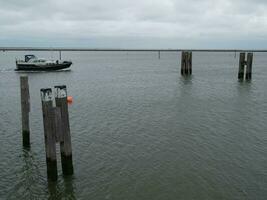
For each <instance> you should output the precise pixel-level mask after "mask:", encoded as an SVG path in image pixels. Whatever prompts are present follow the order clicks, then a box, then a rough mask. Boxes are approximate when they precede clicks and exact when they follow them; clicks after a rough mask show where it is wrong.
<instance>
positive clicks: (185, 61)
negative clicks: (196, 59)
mask: <svg viewBox="0 0 267 200" xmlns="http://www.w3.org/2000/svg"><path fill="white" fill-rule="evenodd" d="M181 74H182V75H191V74H192V52H191V51H182V54H181Z"/></svg>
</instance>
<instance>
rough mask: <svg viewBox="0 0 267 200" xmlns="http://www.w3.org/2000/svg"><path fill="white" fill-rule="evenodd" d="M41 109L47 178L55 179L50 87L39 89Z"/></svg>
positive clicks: (55, 164) (53, 120)
mask: <svg viewBox="0 0 267 200" xmlns="http://www.w3.org/2000/svg"><path fill="white" fill-rule="evenodd" d="M41 100H42V110H43V124H44V138H45V150H46V166H47V178H48V180H50V181H56V180H57V156H56V137H55V114H54V113H55V111H54V109H53V102H52V90H51V88H47V89H41Z"/></svg>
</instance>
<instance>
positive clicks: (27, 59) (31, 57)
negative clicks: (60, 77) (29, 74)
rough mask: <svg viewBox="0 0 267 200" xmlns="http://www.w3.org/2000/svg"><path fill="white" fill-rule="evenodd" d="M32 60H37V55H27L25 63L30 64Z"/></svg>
mask: <svg viewBox="0 0 267 200" xmlns="http://www.w3.org/2000/svg"><path fill="white" fill-rule="evenodd" d="M31 59H36V56H35V55H32V54H31V55H25V62H28V61H29V60H31Z"/></svg>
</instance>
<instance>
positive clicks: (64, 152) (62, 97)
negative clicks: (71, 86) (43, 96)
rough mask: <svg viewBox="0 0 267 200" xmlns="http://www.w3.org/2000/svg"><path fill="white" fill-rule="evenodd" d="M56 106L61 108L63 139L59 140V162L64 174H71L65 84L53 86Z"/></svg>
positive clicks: (71, 165) (70, 149) (70, 150)
mask: <svg viewBox="0 0 267 200" xmlns="http://www.w3.org/2000/svg"><path fill="white" fill-rule="evenodd" d="M55 90H56V92H55V95H56V96H55V101H56V106H57V107H59V108H60V109H61V123H62V135H63V141H61V142H60V152H61V163H62V171H63V174H64V175H72V174H73V164H72V148H71V136H70V125H69V111H68V103H67V88H66V86H65V85H62V86H55Z"/></svg>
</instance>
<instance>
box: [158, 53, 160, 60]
mask: <svg viewBox="0 0 267 200" xmlns="http://www.w3.org/2000/svg"><path fill="white" fill-rule="evenodd" d="M158 58H159V60H160V51H158Z"/></svg>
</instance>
